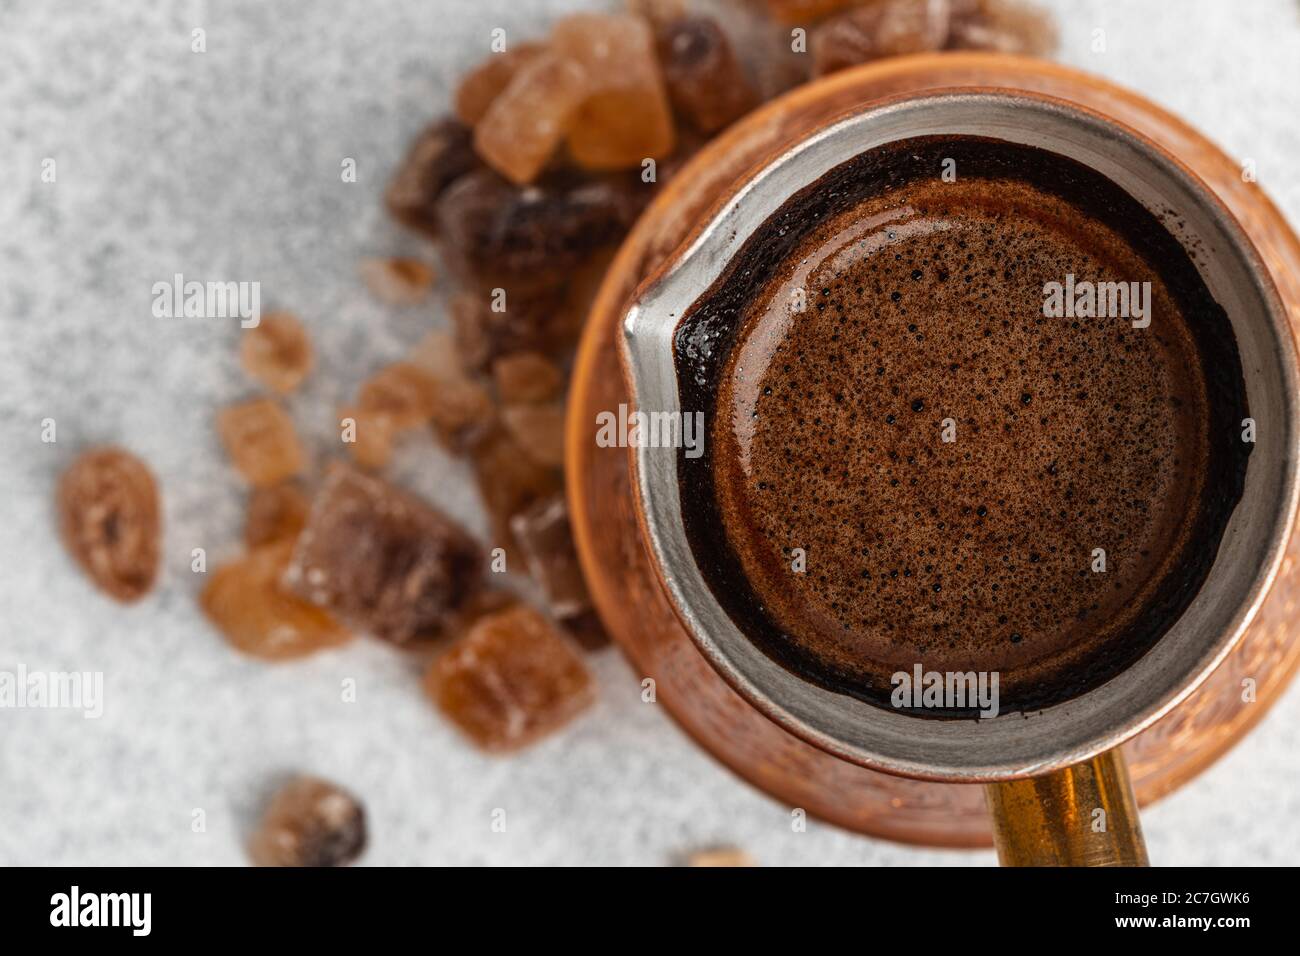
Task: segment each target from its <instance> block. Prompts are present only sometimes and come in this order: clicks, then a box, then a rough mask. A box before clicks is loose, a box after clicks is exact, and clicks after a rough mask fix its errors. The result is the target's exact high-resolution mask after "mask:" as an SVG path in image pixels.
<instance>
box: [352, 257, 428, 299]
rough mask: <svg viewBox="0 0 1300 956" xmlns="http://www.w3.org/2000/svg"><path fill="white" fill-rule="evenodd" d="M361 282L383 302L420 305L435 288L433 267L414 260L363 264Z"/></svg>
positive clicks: (381, 260)
mask: <svg viewBox="0 0 1300 956" xmlns="http://www.w3.org/2000/svg"><path fill="white" fill-rule="evenodd" d="M361 278H362V279H364V280H365V283H366V286H367V287H368V288H369V289H370V291H371V293H373V294H374V296H375V298H376V299H378V300H379V301H380V302H384V303H387V304H388V305H398V306H405V305H419V304H420V303H421V302H423V301H424V300H425V299H427V298H428V297H429V290H430V289H431V288H433V279H434V272H433V267H432V266H431V265H429V264H428V263H427V262H423V261H422V260H420V259H414V258H412V257H410V256H389V257H387V258H371V259H363V260H361Z"/></svg>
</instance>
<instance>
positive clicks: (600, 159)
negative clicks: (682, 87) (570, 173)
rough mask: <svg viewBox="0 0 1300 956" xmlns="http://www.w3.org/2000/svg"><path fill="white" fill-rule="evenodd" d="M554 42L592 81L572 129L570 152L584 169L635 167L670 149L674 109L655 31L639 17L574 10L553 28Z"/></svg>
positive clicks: (554, 45) (557, 48)
mask: <svg viewBox="0 0 1300 956" xmlns="http://www.w3.org/2000/svg"><path fill="white" fill-rule="evenodd" d="M551 46H552V48H553V49H554V50H555V51H556V52H557V53H559V54H561V55H563V56H565V57H568V58H571V59H573V60H575V61H576V62H578V63H580V64H581V65H582V68H583V70H584V71H585V73H586V76H587V77H588V80H589V90H590V92H589V94H588V95H587V97H586V98H585V99H584V100H583V102H582V106H581V108H580V109H579V110H578V114H577V116H576V117H575V118H574V119H573V123H572V127H571V128H570V130H569V137H568V144H569V153H570V155H571V156H572V157H573V159H574V161H575V162H577V163H578V165H580V166H582V167H584V168H586V169H594V170H612V169H632V168H640V166H641V164H642V162H644V161H645V160H646V159H651V158H653V159H659V158H662V157H664V156H667V155H668V154H669V153H671V152H672V151H673V146H674V144H675V142H676V134H675V131H674V129H673V117H672V111H671V110H670V109H669V106H668V95H667V93H666V92H665V90H664V84H663V78H662V76H660V73H659V63H658V61H657V60H656V58H655V46H654V33H653V31H652V30H651V29H650V26H649V24H647V23H646V21H645V20H643V19H641V18H640V17H636V16H630V15H628V14H600V13H577V14H573V15H571V16H568V17H565V18H564V19H563V20H561V21H560V22H559V23H557V24H556V25H555V30H554V32H553V33H552V35H551Z"/></svg>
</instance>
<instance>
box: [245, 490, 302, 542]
mask: <svg viewBox="0 0 1300 956" xmlns="http://www.w3.org/2000/svg"><path fill="white" fill-rule="evenodd" d="M310 507H311V501H310V500H309V499H308V498H307V493H306V492H305V491H303V489H302V486H301V485H300V484H298V483H297V482H296V481H286V482H284V483H283V484H279V485H273V486H271V487H269V488H254V489H253V493H252V494H251V495H249V497H248V512H247V515H246V516H245V518H244V544H245V545H247V546H248V547H249V548H258V547H261V546H262V545H264V544H272V543H274V542H276V541H292V540H293V539H294V538H296V537H298V532H299V531H301V530H302V528H303V525H305V524H306V523H307V511H308V509H309V508H310Z"/></svg>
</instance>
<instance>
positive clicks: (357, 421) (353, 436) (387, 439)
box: [338, 405, 398, 471]
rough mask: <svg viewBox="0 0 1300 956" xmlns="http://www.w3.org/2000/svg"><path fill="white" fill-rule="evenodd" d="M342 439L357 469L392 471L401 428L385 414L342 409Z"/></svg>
mask: <svg viewBox="0 0 1300 956" xmlns="http://www.w3.org/2000/svg"><path fill="white" fill-rule="evenodd" d="M338 419H339V437H340V439H341V440H342V442H343V445H344V447H345V448H347V450H348V454H349V455H351V456H352V460H353V461H354V462H356V464H357V465H359V466H360V467H362V468H364V469H366V470H367V471H379V470H381V469H383V468H387V467H388V463H389V462H390V461H391V460H392V458H393V448H394V445H395V444H396V441H397V431H398V430H397V426H396V425H395V424H394V423H393V420H392V418H391V417H389V416H388V415H386V414H384V413H383V412H376V411H371V410H370V409H365V408H361V407H359V406H357V405H345V406H343V407H342V408H340V409H339V413H338Z"/></svg>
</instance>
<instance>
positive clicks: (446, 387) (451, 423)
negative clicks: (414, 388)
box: [408, 330, 496, 452]
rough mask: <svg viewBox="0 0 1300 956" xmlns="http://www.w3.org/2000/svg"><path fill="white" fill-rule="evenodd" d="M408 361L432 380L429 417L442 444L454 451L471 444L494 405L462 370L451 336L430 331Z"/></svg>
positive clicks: (484, 429) (485, 427)
mask: <svg viewBox="0 0 1300 956" xmlns="http://www.w3.org/2000/svg"><path fill="white" fill-rule="evenodd" d="M408 361H409V362H410V363H411V364H412V365H414V366H416V367H418V368H419V369H421V370H422V372H423V373H424V374H425V375H427V376H428V377H429V380H430V381H431V382H432V384H433V389H432V392H431V395H430V398H431V406H430V418H431V419H432V421H433V427H434V431H435V433H436V434H437V435H438V437H439V438H440V439H441V440H442V442H443V444H444V445H446V446H447V447H448V448H449V449H451V450H453V451H457V452H460V451H464V450H466V449H468V448H470V447H472V446H473V445H474V443H475V442H477V441H478V440H479V438H480V437H482V436H483V435H484V434H486V433H487V431H488V430H489V429H490V428H491V426H492V423H493V422H494V420H495V417H496V406H495V405H494V403H493V401H492V396H491V394H489V392H488V389H487V387H486V386H485V385H483V383H481V382H478V381H476V380H474V379H473V378H471V377H470V375H469V373H468V372H467V371H466V370H465V368H464V364H463V360H462V358H461V355H460V349H459V348H458V346H457V344H456V340H455V338H454V336H453V335H452V334H451V333H449V332H446V331H441V330H439V331H436V332H430V333H429V334H428V335H426V336H425V337H424V338H423V339H422V340H421V341H420V342H419V344H418V345H416V346H415V348H413V349H412V350H411V353H410V355H409V357H408Z"/></svg>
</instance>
